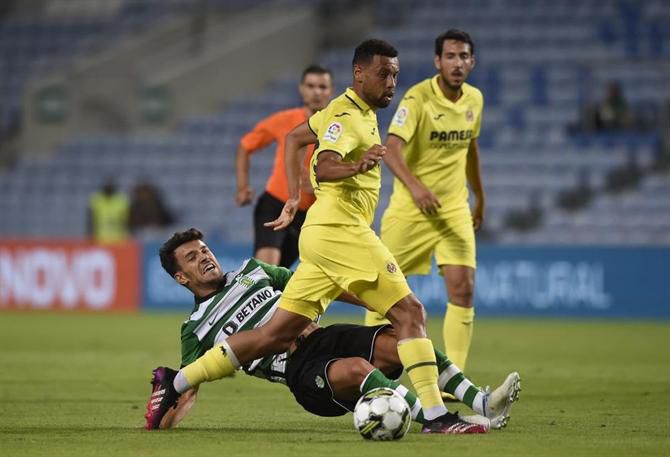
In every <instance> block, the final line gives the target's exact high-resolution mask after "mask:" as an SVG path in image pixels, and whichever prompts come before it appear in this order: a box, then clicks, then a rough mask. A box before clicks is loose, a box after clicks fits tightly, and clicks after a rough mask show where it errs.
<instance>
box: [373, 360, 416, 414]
mask: <svg viewBox="0 0 670 457" xmlns="http://www.w3.org/2000/svg"><path fill="white" fill-rule="evenodd" d="M378 387H388V388H389V389H393V390H395V391H396V392H397V393H398V394H400V396H401V397H403V398H404V399H405V401H406V402H407V404H408V405H409V409H410V411H411V412H412V420H413V421H415V422H418V423H420V424H423V423H424V422H425V419H424V417H423V410H422V409H421V402H420V401H419V399H418V398H417V397H416V395H414V393H413V392H410V391H409V389H407V387H405V386H403V385H402V384H400V383H399V382H398V381H392V380H390V379H389V378H387V377H386V376H384V373H382V372H381V371H379V370H378V369H376V368H375V369H374V370H372V371H371V372H370V374H368V376H367V377H366V378H365V381H363V384H361V393H363V394H365V393H367V392H369V391H371V390H372V389H376V388H378Z"/></svg>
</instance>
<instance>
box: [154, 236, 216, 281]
mask: <svg viewBox="0 0 670 457" xmlns="http://www.w3.org/2000/svg"><path fill="white" fill-rule="evenodd" d="M204 238H205V235H203V234H202V232H201V231H200V230H198V229H196V228H190V229H188V230H184V231H183V232H175V234H174V235H172V236H171V237H170V239H169V240H167V241H166V242H165V243H163V245H162V246H161V248H160V249H159V250H158V254H159V255H160V258H161V265H162V266H163V269H164V270H165V271H167V272H168V274H169V275H170V276H172V277H173V278H174V275H175V273H176V272H178V271H179V269H180V266H179V263H178V262H177V258H176V257H175V255H174V251H175V250H176V249H177V248H178V247H179V246H181V245H182V244H184V243H188V242H189V241H193V240H202V239H204Z"/></svg>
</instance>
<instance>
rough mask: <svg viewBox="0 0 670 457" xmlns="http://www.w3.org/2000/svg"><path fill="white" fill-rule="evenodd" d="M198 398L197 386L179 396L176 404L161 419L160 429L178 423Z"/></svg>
mask: <svg viewBox="0 0 670 457" xmlns="http://www.w3.org/2000/svg"><path fill="white" fill-rule="evenodd" d="M197 398H198V388H197V387H196V388H193V389H189V390H187V391H186V392H184V393H183V394H181V397H179V403H177V406H176V407H174V408H172V409H170V410H169V411H168V412H167V413H166V414H165V416H163V419H161V423H160V427H159V428H160V429H166V428H174V427H176V426H177V424H179V423H180V422H181V421H182V420H183V419H184V417H186V415H187V414H188V412H189V411H190V410H191V408H192V407H193V405H194V404H195V401H196V399H197Z"/></svg>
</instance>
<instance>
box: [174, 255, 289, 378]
mask: <svg viewBox="0 0 670 457" xmlns="http://www.w3.org/2000/svg"><path fill="white" fill-rule="evenodd" d="M292 274H293V272H292V271H291V270H288V269H286V268H283V267H277V266H274V265H268V264H266V263H263V262H261V261H260V260H256V259H253V258H252V259H248V260H246V261H245V262H243V263H242V266H241V267H240V268H239V269H237V270H236V271H231V272H228V273H226V274H225V275H224V278H223V281H222V283H221V286H220V287H219V289H218V290H217V292H216V293H215V294H214V295H213V296H210V297H207V298H205V299H202V300H197V301H196V303H195V306H194V308H193V311H192V313H191V316H190V317H189V318H188V320H186V321H184V323H183V324H182V326H181V364H182V366H185V365H188V364H190V363H191V362H194V361H195V360H196V359H198V358H199V357H200V356H201V355H203V354H204V353H205V352H206V351H207V350H209V349H211V348H212V347H213V346H215V345H217V344H219V343H220V342H221V341H223V340H225V339H226V338H228V337H229V336H230V335H233V334H235V333H237V332H239V331H242V330H250V329H252V328H255V327H259V326H261V325H262V324H264V323H265V322H267V321H268V320H269V319H270V317H271V316H272V315H273V314H274V312H275V310H276V309H277V304H278V301H279V297H280V296H281V292H282V291H283V290H284V287H285V286H286V283H288V280H289V278H290V277H291V275H292ZM286 357H287V355H286V354H285V353H284V354H279V355H274V356H269V357H264V358H262V359H257V360H254V361H253V362H251V363H250V364H248V365H246V366H244V367H243V368H244V371H245V372H246V373H247V374H250V375H254V376H258V377H260V378H264V379H268V380H269V381H273V382H281V383H286V376H285V366H286Z"/></svg>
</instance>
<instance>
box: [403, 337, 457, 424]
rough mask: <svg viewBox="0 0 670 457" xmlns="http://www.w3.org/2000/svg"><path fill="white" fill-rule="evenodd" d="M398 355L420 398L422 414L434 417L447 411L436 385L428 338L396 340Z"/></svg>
mask: <svg viewBox="0 0 670 457" xmlns="http://www.w3.org/2000/svg"><path fill="white" fill-rule="evenodd" d="M398 355H399V356H400V361H401V362H402V364H403V366H404V367H405V371H407V375H408V376H409V379H410V381H412V385H413V386H414V390H416V393H417V396H418V397H419V399H420V400H421V407H422V409H423V416H424V417H425V418H426V419H427V420H431V419H435V418H436V417H439V416H441V415H443V414H445V413H446V412H447V408H445V407H444V403H442V396H441V395H440V389H439V387H437V362H436V361H435V349H434V348H433V343H432V342H431V341H430V340H429V339H428V338H411V339H405V340H402V341H399V342H398Z"/></svg>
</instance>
